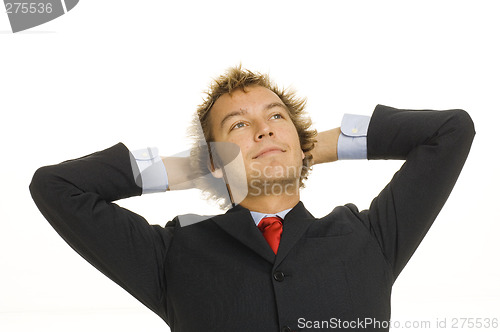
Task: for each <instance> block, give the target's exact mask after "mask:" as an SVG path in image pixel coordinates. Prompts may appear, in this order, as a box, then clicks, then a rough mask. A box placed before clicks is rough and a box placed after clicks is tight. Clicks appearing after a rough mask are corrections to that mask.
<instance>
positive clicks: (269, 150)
mask: <svg viewBox="0 0 500 332" xmlns="http://www.w3.org/2000/svg"><path fill="white" fill-rule="evenodd" d="M268 152H285V150H283V149H281V148H279V147H272V148H267V149H264V150H262V151H260V152H259V153H258V154H257V155H256V156H255V157H254V159H256V158H259V157H261V156H263V155H265V154H267V153H268Z"/></svg>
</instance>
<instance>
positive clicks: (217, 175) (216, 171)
mask: <svg viewBox="0 0 500 332" xmlns="http://www.w3.org/2000/svg"><path fill="white" fill-rule="evenodd" d="M207 168H208V170H209V171H210V173H212V176H213V177H214V178H217V179H221V178H222V176H223V174H222V169H220V168H215V167H214V165H213V164H212V163H211V161H210V159H207Z"/></svg>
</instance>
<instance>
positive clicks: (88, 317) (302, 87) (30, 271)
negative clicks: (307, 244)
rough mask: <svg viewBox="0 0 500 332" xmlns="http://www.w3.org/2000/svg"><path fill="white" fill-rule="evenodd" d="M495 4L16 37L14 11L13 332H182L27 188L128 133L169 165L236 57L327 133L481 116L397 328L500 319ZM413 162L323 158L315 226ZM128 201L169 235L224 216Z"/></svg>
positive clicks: (322, 7)
mask: <svg viewBox="0 0 500 332" xmlns="http://www.w3.org/2000/svg"><path fill="white" fill-rule="evenodd" d="M499 7H500V6H499V5H498V3H497V2H496V1H468V2H465V1H456V0H454V1H413V2H410V1H342V2H341V1H336V2H334V1H308V2H306V1H290V0H288V1H267V2H264V1H175V2H173V1H159V0H156V1H145V0H144V1H140V2H139V1H128V0H119V1H118V0H113V1H112V0H106V1H91V0H82V1H81V2H80V3H79V4H78V5H77V6H76V7H75V8H74V9H73V10H72V11H70V12H69V13H68V14H66V15H64V16H62V17H60V18H58V19H56V20H54V21H52V22H49V23H47V24H44V25H41V26H39V27H36V28H33V29H31V30H28V31H26V32H21V33H17V34H12V32H11V31H10V26H9V22H8V18H7V15H6V14H5V13H3V9H2V13H0V66H1V67H0V111H1V124H2V126H1V131H0V144H1V150H0V156H1V162H0V167H1V175H2V190H1V194H0V195H1V196H0V209H1V210H0V211H1V214H0V216H1V217H0V218H1V219H0V223H1V224H0V227H1V228H0V330H1V331H89V330H93V331H111V330H113V331H168V327H167V326H166V325H165V324H164V322H163V321H162V320H161V319H160V318H158V317H157V316H156V315H155V314H153V313H152V312H150V311H149V310H148V309H146V308H145V307H143V306H142V304H140V303H139V302H138V301H136V300H135V299H133V298H132V297H131V296H130V295H128V294H127V293H126V292H125V291H123V290H122V289H121V288H120V287H118V286H116V285H115V284H114V283H112V282H111V281H109V280H108V279H107V278H106V277H104V276H103V275H101V273H100V272H98V271H97V270H95V269H94V268H93V267H91V266H90V265H89V264H88V263H87V262H85V261H84V260H83V259H82V258H81V257H80V256H78V255H77V254H76V253H75V252H73V250H72V249H70V248H69V247H68V246H67V245H66V244H65V243H64V241H63V240H62V239H61V238H60V237H59V236H58V235H57V234H56V232H55V231H54V230H53V229H52V228H51V227H50V225H49V224H48V223H47V222H46V221H45V219H44V218H43V217H42V215H41V214H40V213H39V211H38V210H37V208H36V206H35V204H34V203H33V201H32V200H31V197H30V194H29V191H28V185H29V183H30V180H31V177H32V175H33V173H34V172H35V170H36V169H37V168H38V167H40V166H43V165H48V164H54V163H58V162H61V161H63V160H67V159H72V158H76V157H80V156H83V155H85V154H88V153H91V152H94V151H97V150H102V149H104V148H107V147H109V146H111V145H113V144H115V143H117V142H120V141H121V142H123V143H125V144H126V145H127V146H128V147H129V148H131V149H135V148H141V147H145V146H148V145H150V146H157V147H159V149H160V151H161V153H162V154H163V155H168V154H173V153H176V152H179V151H182V150H184V149H187V148H188V147H189V141H188V140H186V139H185V128H186V127H187V125H188V123H189V121H190V119H191V115H192V113H193V112H194V110H195V108H196V105H198V104H199V103H200V102H201V96H202V91H203V90H204V89H205V88H206V86H207V84H208V83H209V82H210V79H211V78H212V77H215V76H217V75H219V74H220V73H222V72H223V71H224V70H225V69H226V68H227V67H229V66H232V65H236V64H238V63H240V62H241V63H242V64H243V66H244V67H247V68H250V69H253V70H257V71H262V72H268V73H269V74H270V75H271V77H272V78H274V80H275V81H277V82H278V83H279V84H281V85H284V86H288V85H292V86H293V87H295V88H296V89H297V90H298V92H299V94H300V95H301V96H307V98H308V101H309V102H308V111H309V114H310V115H311V117H312V119H313V121H314V125H315V127H316V128H317V129H318V130H319V131H321V130H326V129H330V128H334V127H338V126H339V124H340V120H341V118H342V114H343V113H358V114H366V115H370V114H371V112H372V110H373V108H374V107H375V105H376V104H379V103H380V104H385V105H389V106H393V107H397V108H409V109H424V108H427V109H451V108H462V109H465V110H467V111H468V112H469V114H470V115H471V116H472V118H473V120H474V122H475V126H476V132H477V135H476V138H475V141H474V144H473V146H472V150H471V153H470V155H469V159H468V161H467V163H466V165H465V167H464V169H463V171H462V174H461V176H460V178H459V180H458V182H457V184H456V186H455V189H454V191H453V192H452V194H451V196H450V198H449V200H448V202H447V204H446V205H445V207H444V208H443V210H442V212H441V214H440V215H439V217H438V218H437V220H436V222H435V224H434V226H433V227H432V228H431V230H430V232H429V233H428V235H427V237H426V238H425V239H424V241H423V242H422V244H421V246H420V247H419V249H418V250H417V252H416V253H415V255H414V256H413V258H412V259H411V261H410V263H409V264H408V265H407V267H406V269H405V270H404V271H403V273H402V274H401V275H400V277H399V279H398V280H397V281H396V283H395V285H394V288H393V297H392V307H393V310H392V312H393V313H392V320H394V321H405V320H411V321H421V320H424V321H431V323H432V324H433V325H432V326H433V327H434V328H433V329H426V331H431V330H436V331H443V330H445V329H437V328H435V321H436V319H443V318H446V317H447V318H448V327H450V324H451V321H450V320H451V319H452V318H458V317H472V318H493V317H496V318H500V310H499V309H500V285H499V282H498V280H499V279H500V268H499V263H498V253H499V251H500V244H499V243H500V241H499V240H498V236H499V234H500V226H499V221H500V220H499V219H500V217H499V214H498V204H499V200H498V198H499V195H498V187H499V184H500V179H499V175H498V174H499V168H498V148H497V143H498V134H497V127H498V123H499V121H500V116H499V112H500V98H499V91H500V60H499V59H500V50H499V40H500V36H499V34H500V20H499V18H498V17H499V16H498V13H499V9H500V8H499ZM400 165H401V162H399V161H345V162H337V163H333V164H328V165H319V166H317V167H316V168H315V169H314V171H313V173H312V175H311V176H310V180H309V181H308V182H307V188H306V189H305V190H304V191H303V193H302V200H303V201H304V203H305V205H306V207H307V208H308V209H309V211H311V212H312V213H313V214H314V215H315V216H316V217H321V216H323V215H325V214H326V213H328V212H329V211H331V210H332V209H333V208H334V207H335V206H337V205H343V204H345V203H349V202H353V203H355V204H356V205H357V206H358V207H359V208H360V210H361V209H364V208H367V207H368V206H369V203H370V201H371V199H372V198H373V197H374V196H375V195H377V193H378V192H379V191H380V190H381V189H382V188H383V187H384V185H385V184H386V183H387V182H388V181H389V180H390V178H391V176H392V174H393V173H394V172H395V171H396V170H397V169H398V168H399V167H400ZM120 204H121V205H122V206H125V207H127V208H129V209H132V210H134V211H135V212H137V213H139V214H142V215H143V216H145V217H146V218H147V219H148V220H149V221H150V223H152V224H156V223H158V224H162V225H163V224H165V223H166V222H167V221H168V220H170V219H172V218H173V217H174V216H176V215H178V214H182V213H187V212H195V213H217V212H218V211H217V210H216V208H215V207H214V206H212V205H210V204H208V203H205V202H204V201H203V200H202V199H201V198H200V196H199V194H198V193H197V192H195V191H188V192H182V193H179V192H169V193H163V194H156V195H149V196H144V197H138V198H132V199H127V200H123V201H120ZM207 287H210V285H207ZM406 330H408V329H406ZM415 330H422V329H415ZM470 330H471V331H472V330H479V329H477V328H476V329H470ZM481 330H484V329H481ZM486 330H491V329H486ZM455 331H456V329H455Z"/></svg>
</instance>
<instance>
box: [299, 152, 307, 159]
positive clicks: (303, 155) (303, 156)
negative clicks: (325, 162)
mask: <svg viewBox="0 0 500 332" xmlns="http://www.w3.org/2000/svg"><path fill="white" fill-rule="evenodd" d="M300 152H302V160H304V158H305V157H306V155H305V154H304V150H300Z"/></svg>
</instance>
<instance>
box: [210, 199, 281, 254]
mask: <svg viewBox="0 0 500 332" xmlns="http://www.w3.org/2000/svg"><path fill="white" fill-rule="evenodd" d="M213 221H214V222H215V223H216V224H217V225H219V227H221V228H222V229H223V230H224V231H226V232H227V233H229V234H230V235H231V236H233V237H234V238H236V239H237V240H238V241H240V242H241V243H243V244H244V245H246V246H247V247H248V248H250V249H252V250H253V251H255V252H256V253H257V254H259V255H260V256H262V257H263V258H264V259H266V260H267V261H268V262H269V263H271V264H273V263H274V260H275V258H276V257H275V255H274V252H273V251H272V249H271V247H269V244H268V243H267V242H266V239H264V237H263V236H262V233H261V232H260V230H259V229H258V228H257V226H255V222H254V221H253V218H252V215H251V214H250V211H248V209H245V208H244V207H242V206H240V205H237V206H235V207H234V208H232V209H230V210H229V211H227V212H226V213H225V214H223V215H219V216H217V217H215V218H213Z"/></svg>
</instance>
